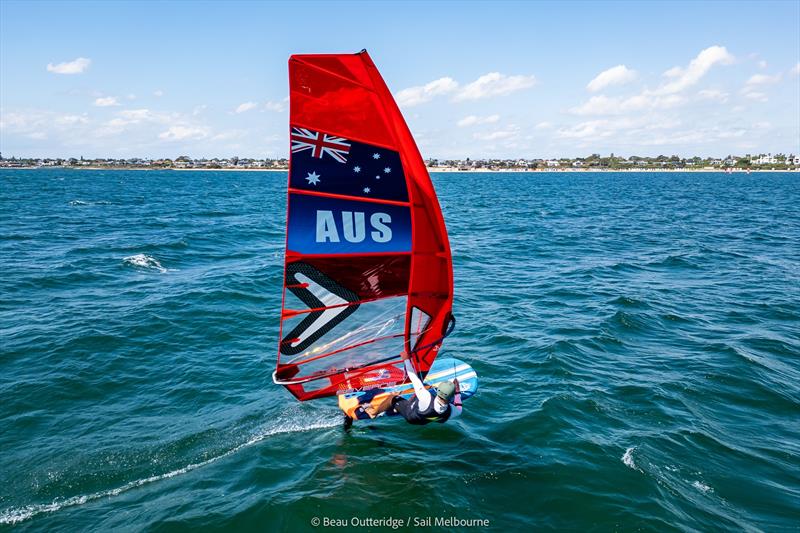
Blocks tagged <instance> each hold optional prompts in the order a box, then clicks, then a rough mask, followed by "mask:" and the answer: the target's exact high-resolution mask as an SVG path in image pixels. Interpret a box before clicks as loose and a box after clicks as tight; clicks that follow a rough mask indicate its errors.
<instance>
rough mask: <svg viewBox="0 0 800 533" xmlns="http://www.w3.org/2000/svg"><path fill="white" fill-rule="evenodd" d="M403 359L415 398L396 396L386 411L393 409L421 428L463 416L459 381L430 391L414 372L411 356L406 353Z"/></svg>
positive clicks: (443, 384)
mask: <svg viewBox="0 0 800 533" xmlns="http://www.w3.org/2000/svg"><path fill="white" fill-rule="evenodd" d="M402 358H403V364H404V366H405V368H406V374H408V378H409V379H410V380H411V384H412V385H413V386H414V396H413V397H412V398H411V399H410V400H406V399H405V398H403V397H402V396H400V395H395V396H393V397H392V399H391V403H390V404H389V405H387V406H386V409H384V410H389V409H391V410H393V411H395V412H396V413H398V414H399V415H401V416H402V417H403V418H405V419H406V422H408V423H409V424H414V425H420V426H422V425H425V424H430V423H431V422H439V423H444V422H447V421H448V420H450V419H451V418H455V417H456V416H458V415H460V414H461V394H460V393H459V392H458V388H457V387H456V384H457V383H458V382H457V381H456V382H455V383H454V382H452V381H443V382H441V383H439V384H437V385H436V389H435V390H433V389H431V390H428V389H426V388H425V385H423V384H422V380H421V379H419V376H417V373H416V372H415V371H414V367H413V366H412V365H411V361H410V356H409V355H408V354H406V353H404V354H403V356H402ZM387 403H388V402H387ZM379 412H380V411H379ZM376 414H377V413H376Z"/></svg>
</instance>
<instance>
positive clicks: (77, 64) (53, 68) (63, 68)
mask: <svg viewBox="0 0 800 533" xmlns="http://www.w3.org/2000/svg"><path fill="white" fill-rule="evenodd" d="M91 64H92V60H91V59H88V58H86V57H79V58H77V59H75V60H73V61H67V62H64V63H59V64H57V65H54V64H52V63H48V64H47V72H53V73H55V74H80V73H82V72H84V71H85V70H86V69H87V68H89V65H91Z"/></svg>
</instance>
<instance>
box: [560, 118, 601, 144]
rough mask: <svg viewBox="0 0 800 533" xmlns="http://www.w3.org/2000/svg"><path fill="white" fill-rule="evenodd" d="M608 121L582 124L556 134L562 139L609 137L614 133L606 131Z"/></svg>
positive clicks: (563, 129) (592, 121)
mask: <svg viewBox="0 0 800 533" xmlns="http://www.w3.org/2000/svg"><path fill="white" fill-rule="evenodd" d="M608 124H610V123H609V121H607V120H591V121H589V122H581V123H580V124H576V125H574V126H572V127H569V128H562V129H560V130H558V131H557V132H556V136H557V137H559V138H562V139H583V138H585V137H607V136H609V135H611V134H612V133H613V132H612V131H610V130H605V131H604V128H605V127H607V126H608Z"/></svg>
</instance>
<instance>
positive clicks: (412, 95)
mask: <svg viewBox="0 0 800 533" xmlns="http://www.w3.org/2000/svg"><path fill="white" fill-rule="evenodd" d="M457 88H458V82H457V81H455V80H454V79H453V78H448V77H444V78H439V79H438V80H433V81H432V82H430V83H426V84H425V85H420V86H417V87H409V88H408V89H403V90H402V91H400V92H398V93H397V94H396V95H395V96H396V98H397V103H398V104H399V105H401V106H405V107H412V106H415V105H419V104H423V103H425V102H428V101H430V100H431V99H432V98H434V97H435V96H440V95H443V94H448V93H452V92H453V91H455V90H456V89H457Z"/></svg>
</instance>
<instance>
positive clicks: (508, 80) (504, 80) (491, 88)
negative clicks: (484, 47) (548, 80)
mask: <svg viewBox="0 0 800 533" xmlns="http://www.w3.org/2000/svg"><path fill="white" fill-rule="evenodd" d="M534 85H536V77H535V76H506V75H505V74H500V73H499V72H490V73H488V74H484V75H483V76H481V77H480V78H478V79H477V80H475V81H473V82H471V83H468V84H467V85H465V86H464V87H463V88H461V89H460V90H459V91H458V92H457V93H456V95H455V96H454V97H453V100H454V101H457V102H459V101H463V100H478V99H481V98H489V97H491V96H504V95H507V94H511V93H513V92H517V91H521V90H523V89H527V88H529V87H533V86H534Z"/></svg>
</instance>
